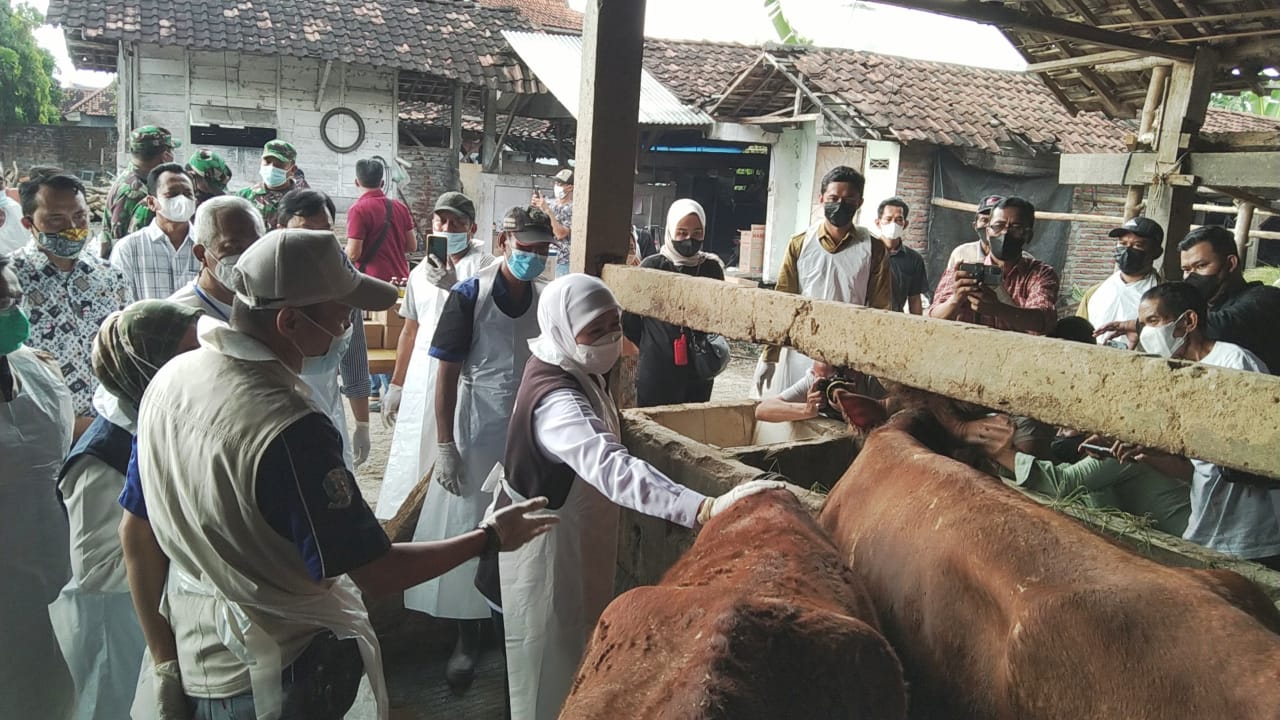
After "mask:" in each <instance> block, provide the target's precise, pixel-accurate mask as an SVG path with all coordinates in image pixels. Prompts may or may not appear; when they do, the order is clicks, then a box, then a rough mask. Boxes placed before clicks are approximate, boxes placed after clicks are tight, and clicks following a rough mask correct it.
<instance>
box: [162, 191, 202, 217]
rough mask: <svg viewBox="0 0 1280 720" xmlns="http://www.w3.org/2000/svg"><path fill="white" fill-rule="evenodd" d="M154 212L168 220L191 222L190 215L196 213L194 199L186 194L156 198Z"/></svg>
mask: <svg viewBox="0 0 1280 720" xmlns="http://www.w3.org/2000/svg"><path fill="white" fill-rule="evenodd" d="M156 212H157V213H159V214H160V216H161V217H163V218H164V219H165V220H168V221H169V222H176V223H184V222H191V216H192V215H195V214H196V201H195V198H190V197H187V196H186V195H174V196H173V197H166V198H156Z"/></svg>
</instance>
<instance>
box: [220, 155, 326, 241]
mask: <svg viewBox="0 0 1280 720" xmlns="http://www.w3.org/2000/svg"><path fill="white" fill-rule="evenodd" d="M297 159H298V150H297V148H295V147H294V146H293V145H290V144H289V143H287V142H285V141H283V140H272V141H271V142H268V143H267V144H266V145H265V146H264V147H263V148H262V167H261V168H259V174H260V176H261V178H262V179H261V180H260V181H259V182H257V183H255V184H254V185H252V186H250V187H247V188H244V189H243V190H241V191H240V192H239V193H237V194H238V195H239V196H240V197H242V198H244V199H246V200H248V201H249V202H251V203H253V206H254V207H256V208H258V212H260V213H262V220H263V222H265V223H266V225H267V227H275V226H276V212H277V210H278V208H279V206H280V199H281V198H283V197H284V196H285V193H287V192H289V191H290V190H293V189H294V188H307V187H311V186H310V185H308V184H307V181H306V180H305V179H303V178H301V177H292V176H290V171H292V170H294V169H295V166H294V161H295V160H297Z"/></svg>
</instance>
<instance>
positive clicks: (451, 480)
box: [436, 442, 462, 496]
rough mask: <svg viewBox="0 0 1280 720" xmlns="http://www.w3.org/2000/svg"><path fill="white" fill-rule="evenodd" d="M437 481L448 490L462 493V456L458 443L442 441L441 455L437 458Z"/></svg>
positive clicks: (456, 493)
mask: <svg viewBox="0 0 1280 720" xmlns="http://www.w3.org/2000/svg"><path fill="white" fill-rule="evenodd" d="M436 482H438V483H440V487H442V488H444V489H445V491H446V492H450V493H453V494H454V495H459V496H461V495H462V456H461V455H459V454H458V445H457V443H451V442H447V443H440V456H439V457H437V458H436Z"/></svg>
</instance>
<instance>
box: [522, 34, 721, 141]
mask: <svg viewBox="0 0 1280 720" xmlns="http://www.w3.org/2000/svg"><path fill="white" fill-rule="evenodd" d="M502 36H503V37H504V38H506V39H507V42H508V43H510V44H511V47H512V48H513V49H514V50H515V51H516V54H517V55H519V56H520V59H521V60H523V61H524V63H525V64H526V65H528V66H529V69H530V70H532V71H533V74H534V75H537V76H538V79H539V80H541V81H542V84H543V85H546V86H547V89H548V90H550V91H551V94H552V95H554V96H555V98H556V99H557V100H559V101H560V104H561V105H564V107H565V109H566V110H568V111H569V114H571V115H573V116H574V117H575V118H576V117H578V94H579V88H580V80H581V77H582V38H581V37H579V36H577V35H552V34H549V33H538V32H518V31H514V30H503V31H502ZM640 124H641V125H679V126H700V125H710V124H711V116H709V115H707V114H706V113H705V112H703V111H702V110H700V109H699V108H696V107H691V106H689V105H685V104H684V103H683V102H681V101H680V99H679V98H677V97H676V96H675V94H674V93H672V92H671V91H670V90H668V89H667V87H666V86H665V85H663V84H662V83H661V82H659V81H658V79H657V78H655V77H654V76H653V75H651V74H649V71H648V70H643V69H642V70H641V73H640Z"/></svg>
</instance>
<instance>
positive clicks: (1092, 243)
mask: <svg viewBox="0 0 1280 720" xmlns="http://www.w3.org/2000/svg"><path fill="white" fill-rule="evenodd" d="M1071 211H1072V212H1074V213H1081V214H1087V215H1113V216H1115V217H1117V218H1119V217H1121V216H1123V215H1124V188H1122V187H1111V186H1105V185H1099V186H1096V188H1095V187H1094V186H1091V185H1079V186H1077V187H1076V189H1075V194H1074V196H1073V197H1072V202H1071ZM1114 227H1115V224H1112V223H1107V222H1081V221H1078V220H1077V221H1075V222H1072V223H1071V230H1070V234H1069V235H1068V237H1067V262H1066V267H1065V268H1063V273H1062V286H1061V291H1060V293H1059V303H1058V305H1059V307H1062V308H1070V309H1072V310H1074V309H1075V307H1076V305H1078V304H1079V296H1080V295H1081V294H1083V293H1084V291H1085V290H1088V289H1089V288H1090V287H1092V286H1094V285H1096V284H1098V283H1100V282H1102V281H1103V280H1105V279H1106V278H1107V276H1108V275H1110V274H1111V273H1112V272H1113V271H1114V270H1115V259H1114V257H1113V254H1112V251H1113V248H1115V240H1113V239H1111V238H1110V237H1108V236H1107V233H1108V232H1110V231H1111V229H1112V228H1114Z"/></svg>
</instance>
